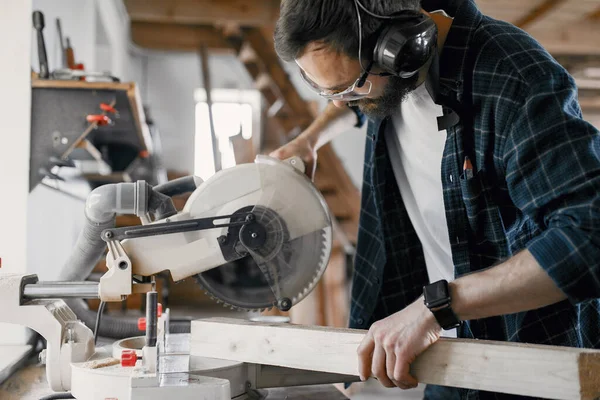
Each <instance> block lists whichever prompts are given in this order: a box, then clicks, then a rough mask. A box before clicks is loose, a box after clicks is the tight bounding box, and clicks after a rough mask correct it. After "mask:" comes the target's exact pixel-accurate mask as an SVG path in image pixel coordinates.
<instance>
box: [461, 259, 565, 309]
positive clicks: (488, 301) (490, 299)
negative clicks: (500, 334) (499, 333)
mask: <svg viewBox="0 0 600 400" xmlns="http://www.w3.org/2000/svg"><path fill="white" fill-rule="evenodd" d="M450 292H451V296H452V308H453V310H454V312H455V313H456V314H457V316H458V317H459V318H460V319H461V320H472V319H479V318H486V317H492V316H496V315H504V314H512V313H516V312H521V311H527V310H533V309H536V308H541V307H544V306H547V305H550V304H554V303H557V302H559V301H562V300H564V299H566V296H565V294H564V293H563V292H562V291H561V290H560V289H559V288H558V287H557V286H556V285H555V284H554V282H553V281H552V279H551V278H550V277H549V276H548V274H547V273H546V272H545V271H544V270H543V269H542V268H541V267H540V266H539V264H538V263H537V261H536V260H535V258H533V256H532V255H531V253H530V252H529V251H527V250H524V251H522V252H520V253H519V254H517V255H515V256H513V257H511V258H510V259H508V260H507V261H506V262H504V263H502V264H500V265H497V266H495V267H492V268H489V269H486V270H484V271H480V272H476V273H473V274H469V275H466V276H464V277H461V278H459V279H457V280H455V281H454V282H452V283H451V284H450Z"/></svg>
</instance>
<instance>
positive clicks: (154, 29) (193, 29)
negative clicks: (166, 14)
mask: <svg viewBox="0 0 600 400" xmlns="http://www.w3.org/2000/svg"><path fill="white" fill-rule="evenodd" d="M131 40H132V41H133V43H135V44H136V45H138V46H140V47H144V48H148V49H156V50H180V51H193V52H197V51H198V49H199V48H200V47H201V46H205V47H207V48H209V49H228V48H230V46H229V43H228V42H227V41H226V40H225V39H223V36H222V35H221V33H220V32H219V30H217V29H216V28H214V27H212V26H208V25H207V26H188V25H179V24H156V23H151V22H132V23H131Z"/></svg>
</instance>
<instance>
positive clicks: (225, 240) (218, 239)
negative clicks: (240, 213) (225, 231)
mask: <svg viewBox="0 0 600 400" xmlns="http://www.w3.org/2000/svg"><path fill="white" fill-rule="evenodd" d="M217 242H219V244H220V245H223V244H225V243H227V236H225V235H222V236H219V237H218V238H217Z"/></svg>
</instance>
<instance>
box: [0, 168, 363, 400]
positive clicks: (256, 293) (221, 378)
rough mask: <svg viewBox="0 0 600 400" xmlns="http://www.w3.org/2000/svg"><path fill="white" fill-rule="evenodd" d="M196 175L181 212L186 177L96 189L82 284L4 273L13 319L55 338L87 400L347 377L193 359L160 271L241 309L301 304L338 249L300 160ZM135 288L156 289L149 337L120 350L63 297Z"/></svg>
mask: <svg viewBox="0 0 600 400" xmlns="http://www.w3.org/2000/svg"><path fill="white" fill-rule="evenodd" d="M193 181H194V186H197V187H196V189H195V190H194V191H193V193H192V194H191V196H190V197H189V199H188V201H187V203H186V204H185V207H184V208H183V210H182V211H181V212H179V213H177V212H176V211H175V210H174V207H173V205H172V201H171V200H170V197H168V195H172V194H177V193H176V192H177V189H176V187H177V185H172V186H170V187H169V188H168V189H169V190H162V192H166V193H167V194H165V193H160V190H157V189H159V188H158V187H156V188H152V187H150V186H149V185H147V184H145V183H144V182H136V183H119V184H114V185H104V186H101V187H99V188H97V189H96V190H94V191H93V192H92V193H91V194H90V196H89V197H88V200H87V203H86V217H87V218H88V226H87V227H86V229H85V230H84V232H83V233H82V235H81V237H80V238H79V240H78V243H77V245H76V247H75V250H74V253H73V254H74V255H73V257H72V258H71V260H72V263H73V266H72V267H71V269H72V270H74V271H75V272H73V271H68V272H67V274H66V275H65V276H70V277H80V280H81V281H80V282H73V281H71V282H46V283H40V282H37V277H36V276H19V275H3V276H2V275H0V298H2V299H1V300H0V301H1V302H2V304H3V305H5V313H4V317H5V318H4V319H3V321H2V322H12V323H17V324H21V325H25V326H28V327H30V328H32V329H34V330H35V331H37V332H38V333H40V334H41V335H42V336H44V337H45V339H46V340H47V349H46V351H45V354H44V357H43V358H45V361H46V373H47V378H48V382H49V384H50V386H51V388H52V389H53V390H55V391H65V390H70V391H71V393H72V395H73V396H74V397H75V398H77V399H81V400H83V399H85V400H88V399H90V400H91V399H102V400H105V399H119V400H124V399H138V398H144V399H162V398H166V397H167V396H173V395H175V396H177V398H180V399H188V398H189V399H192V398H194V399H196V398H204V399H231V398H240V399H241V398H248V397H246V396H251V395H252V393H254V394H256V393H255V392H254V390H255V389H257V388H260V387H270V386H287V385H299V384H310V383H325V382H340V381H342V378H343V377H341V376H339V375H333V376H332V375H328V374H321V373H314V372H310V371H302V372H299V371H294V370H289V371H287V370H285V369H281V368H276V367H266V366H261V365H252V364H243V363H237V362H227V361H220V360H213V359H203V358H194V357H192V358H190V356H189V335H185V334H170V333H169V321H170V311H169V310H168V309H166V310H164V312H163V310H162V309H161V306H160V305H159V304H158V302H157V293H156V291H155V284H154V276H155V275H156V274H158V273H160V272H163V271H169V272H170V274H171V276H172V278H173V280H175V281H179V280H181V279H184V278H188V277H192V276H195V277H196V278H197V280H198V282H199V283H200V284H201V285H202V286H203V287H204V288H205V290H206V292H207V293H209V294H210V295H211V296H212V297H214V298H215V299H216V300H217V301H219V302H223V303H224V304H225V305H228V306H230V307H232V308H238V309H244V310H263V309H266V308H271V307H277V308H279V309H281V310H289V309H290V308H291V307H292V306H293V305H295V304H297V303H298V302H299V301H301V300H302V299H303V298H304V297H305V296H306V295H307V294H308V293H310V291H311V290H312V289H313V288H314V287H315V285H316V284H317V282H318V281H319V279H320V277H321V276H322V274H323V272H324V271H325V268H326V265H327V262H328V260H329V255H330V252H331V245H332V228H331V218H330V214H329V212H328V208H327V205H326V203H325V200H324V198H323V197H322V196H321V194H320V193H319V192H318V191H317V190H316V188H315V187H314V186H313V185H312V183H311V182H310V180H309V179H308V178H307V177H306V176H305V175H304V165H303V163H302V161H301V160H300V159H299V158H296V157H294V158H291V159H288V160H285V161H280V160H277V159H274V158H270V157H265V156H259V157H257V159H256V161H255V162H254V163H249V164H241V165H238V166H236V167H233V168H230V169H226V170H222V171H220V172H218V173H216V174H215V175H214V176H213V177H211V178H210V179H208V180H207V181H205V182H202V181H201V180H199V179H198V178H194V180H193ZM163 189H165V188H163ZM117 212H118V213H129V214H135V215H137V216H139V217H140V219H141V220H142V223H143V224H142V225H141V226H131V227H122V228H115V227H114V217H115V214H116V213H117ZM103 246H106V247H108V253H107V256H106V261H107V266H108V272H107V273H106V274H105V275H103V276H102V278H101V279H100V282H99V283H93V282H84V281H83V280H84V279H85V277H86V276H83V275H87V273H89V270H90V269H91V268H92V267H93V265H87V264H89V263H90V262H91V261H92V260H93V259H94V257H95V256H94V254H101V253H98V249H100V250H101V252H103V251H104V247H103ZM232 262H236V264H237V265H233V266H232ZM68 267H69V266H68ZM240 269H242V271H241V272H240ZM78 270H87V272H85V271H84V273H83V275H81V271H78ZM240 274H241V276H243V277H244V278H245V279H239V278H240V276H239V275H240ZM232 277H235V278H236V279H232ZM71 280H72V279H71ZM232 282H233V283H232ZM132 293H146V320H145V327H144V328H145V333H146V335H145V337H136V338H129V339H124V340H121V341H119V342H116V343H115V344H114V345H113V348H112V350H106V349H95V346H94V337H93V333H92V331H91V330H90V329H89V328H88V327H86V326H85V325H84V324H83V323H81V322H80V321H78V319H77V317H76V315H75V314H74V313H73V312H72V311H71V310H70V309H69V307H67V305H66V304H65V302H64V301H63V300H55V299H56V298H65V297H78V298H99V299H100V300H101V301H103V302H107V301H121V300H122V299H124V298H126V297H127V296H128V295H130V294H132ZM6 307H8V312H6ZM273 368H276V370H274V369H273ZM351 379H352V378H351Z"/></svg>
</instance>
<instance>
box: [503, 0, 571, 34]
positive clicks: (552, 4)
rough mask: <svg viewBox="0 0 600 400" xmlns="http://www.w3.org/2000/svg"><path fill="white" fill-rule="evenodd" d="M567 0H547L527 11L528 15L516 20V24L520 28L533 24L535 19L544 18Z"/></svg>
mask: <svg viewBox="0 0 600 400" xmlns="http://www.w3.org/2000/svg"><path fill="white" fill-rule="evenodd" d="M565 1H566V0H545V1H544V2H543V3H541V4H540V5H539V6H537V7H535V8H534V9H533V10H531V11H530V12H529V13H527V15H525V16H523V17H522V18H520V19H519V20H518V21H516V22H515V25H516V26H518V27H519V28H525V27H527V26H528V25H531V24H532V23H533V22H534V21H537V20H539V19H540V18H542V17H543V16H544V15H546V14H547V13H548V12H550V11H552V10H553V9H554V8H556V7H558V6H559V5H561V4H562V3H564V2H565Z"/></svg>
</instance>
